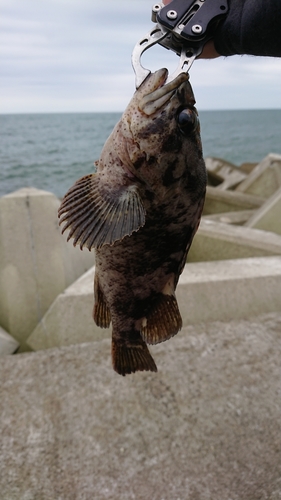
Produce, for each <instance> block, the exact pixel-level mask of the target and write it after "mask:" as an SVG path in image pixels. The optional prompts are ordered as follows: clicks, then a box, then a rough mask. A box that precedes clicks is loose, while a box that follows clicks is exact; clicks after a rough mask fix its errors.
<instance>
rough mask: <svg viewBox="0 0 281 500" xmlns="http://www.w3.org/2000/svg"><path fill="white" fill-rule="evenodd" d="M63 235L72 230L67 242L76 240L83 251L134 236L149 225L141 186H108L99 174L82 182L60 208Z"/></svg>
mask: <svg viewBox="0 0 281 500" xmlns="http://www.w3.org/2000/svg"><path fill="white" fill-rule="evenodd" d="M58 214H59V217H61V216H62V215H63V214H65V215H64V216H63V217H62V218H61V219H60V224H62V223H63V222H66V224H65V225H64V226H63V229H62V232H64V231H65V230H66V229H70V232H69V235H68V238H67V240H69V239H70V238H74V242H73V245H74V246H75V245H76V244H77V243H78V242H79V243H80V248H81V249H82V248H83V247H84V246H86V247H87V248H88V249H89V250H91V248H100V247H102V246H103V245H105V244H108V245H112V244H113V243H114V242H115V241H118V240H121V239H122V238H124V237H125V236H130V235H131V234H132V233H133V232H134V231H137V230H138V229H139V228H140V227H141V226H143V225H144V223H145V209H144V207H143V204H142V200H141V198H140V195H139V193H138V189H137V186H135V185H130V186H123V185H122V186H113V187H111V186H108V185H105V183H104V182H101V179H100V175H99V174H90V175H86V176H85V177H82V179H79V180H78V181H77V182H76V183H75V184H74V186H73V187H72V188H70V189H69V191H68V192H67V193H66V195H65V197H64V198H63V201H62V204H61V206H60V208H59V212H58Z"/></svg>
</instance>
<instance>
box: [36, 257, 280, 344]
mask: <svg viewBox="0 0 281 500" xmlns="http://www.w3.org/2000/svg"><path fill="white" fill-rule="evenodd" d="M93 281H94V269H92V270H89V271H88V272H87V273H86V274H85V275H84V276H82V277H81V278H80V279H79V280H77V281H76V282H75V283H73V284H72V285H71V286H70V287H69V288H68V289H67V290H65V292H64V293H62V294H60V295H59V296H58V297H57V298H56V300H55V302H54V303H53V304H52V306H51V307H50V309H49V310H48V311H47V313H46V314H45V316H44V317H43V318H42V320H41V321H40V323H39V324H38V325H37V326H36V328H35V329H34V331H33V332H32V334H31V336H30V337H29V338H28V340H27V342H28V344H29V345H30V346H31V347H32V349H34V350H39V349H47V348H50V347H60V346H63V345H71V344H77V343H78V344H79V343H82V342H90V341H96V340H100V339H103V338H105V337H110V336H111V327H110V328H109V329H104V330H103V329H101V328H98V327H97V326H96V325H95V323H94V321H93V319H92V309H93V304H94V296H93ZM176 295H177V299H178V303H179V308H180V311H181V315H182V319H183V324H184V325H185V326H187V325H190V324H193V323H198V322H201V321H214V320H224V321H225V320H230V319H234V318H244V317H247V316H249V315H254V314H259V313H261V312H271V311H278V310H280V311H281V257H262V258H254V259H240V260H239V259H237V260H228V261H217V262H201V263H191V264H188V265H187V266H186V267H185V269H184V271H183V273H182V275H181V277H180V281H179V284H178V287H177V292H176Z"/></svg>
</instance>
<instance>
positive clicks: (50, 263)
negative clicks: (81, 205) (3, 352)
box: [0, 188, 94, 350]
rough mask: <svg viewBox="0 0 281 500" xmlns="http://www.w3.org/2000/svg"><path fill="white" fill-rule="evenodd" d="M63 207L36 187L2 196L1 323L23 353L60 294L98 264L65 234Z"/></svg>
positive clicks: (0, 256)
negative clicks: (61, 222)
mask: <svg viewBox="0 0 281 500" xmlns="http://www.w3.org/2000/svg"><path fill="white" fill-rule="evenodd" d="M59 204H60V202H59V200H58V198H56V197H55V196H54V195H53V194H51V193H49V192H46V191H41V190H39V189H35V188H23V189H19V190H18V191H16V192H14V193H11V194H8V195H6V196H3V197H2V198H0V325H1V326H2V327H3V328H4V329H5V330H7V332H9V333H10V334H11V335H12V336H13V337H14V338H15V339H17V340H18V342H19V343H20V350H26V349H27V348H28V346H27V345H26V342H25V341H26V339H27V337H28V336H29V335H30V333H31V332H32V331H33V329H34V328H35V326H36V325H37V323H38V322H39V321H40V320H41V318H42V317H43V316H44V314H45V312H46V311H47V310H48V308H49V307H50V305H51V304H52V302H53V301H54V299H55V298H56V296H57V295H58V294H59V293H61V292H62V291H63V290H64V289H65V288H66V287H67V286H69V285H70V283H72V282H73V281H75V280H76V279H77V278H78V277H79V276H81V274H83V273H84V272H85V271H86V270H87V269H89V267H91V266H92V265H93V263H94V255H93V253H90V252H88V251H87V252H81V251H80V250H79V249H74V248H73V246H72V245H71V244H67V243H66V238H65V237H64V238H63V237H62V236H61V230H60V228H59V226H58V216H57V210H58V207H59Z"/></svg>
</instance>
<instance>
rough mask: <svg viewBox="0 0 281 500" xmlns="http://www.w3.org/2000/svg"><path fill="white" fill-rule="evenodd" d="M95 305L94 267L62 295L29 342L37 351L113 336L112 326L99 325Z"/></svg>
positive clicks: (39, 324)
mask: <svg viewBox="0 0 281 500" xmlns="http://www.w3.org/2000/svg"><path fill="white" fill-rule="evenodd" d="M93 305H94V268H92V269H90V270H89V271H88V272H87V273H85V274H84V275H83V276H81V278H79V279H78V280H77V281H76V282H75V283H73V284H72V285H70V286H69V287H68V288H67V289H66V290H65V291H64V292H63V293H61V294H60V295H58V297H57V298H56V299H55V301H54V302H53V304H52V305H51V307H50V309H49V310H48V311H47V313H46V314H45V316H44V317H43V318H42V319H41V321H40V322H39V323H38V325H37V326H36V328H35V329H34V331H33V332H32V334H31V335H30V337H29V338H28V341H27V342H28V345H29V346H30V347H31V348H32V349H34V350H35V351H36V350H39V349H47V348H50V347H60V346H63V345H71V344H77V343H81V342H91V341H94V340H101V339H104V338H105V337H109V336H110V334H111V329H102V328H98V327H97V326H96V324H95V322H94V320H93V318H92V310H93Z"/></svg>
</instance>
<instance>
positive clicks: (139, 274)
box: [59, 69, 206, 375]
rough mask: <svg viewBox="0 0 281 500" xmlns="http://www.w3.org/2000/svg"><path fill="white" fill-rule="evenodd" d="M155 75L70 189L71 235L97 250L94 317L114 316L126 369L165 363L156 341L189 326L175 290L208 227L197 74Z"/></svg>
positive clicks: (120, 366) (118, 363) (115, 346)
mask: <svg viewBox="0 0 281 500" xmlns="http://www.w3.org/2000/svg"><path fill="white" fill-rule="evenodd" d="M167 75H168V72H167V70H166V69H161V70H158V71H156V72H155V73H153V74H151V75H150V76H148V77H147V79H146V80H145V81H144V82H143V83H142V85H141V86H140V87H139V89H138V90H137V91H136V92H135V94H134V96H133V98H132V100H131V101H130V103H129V105H128V107H127V108H126V110H125V112H124V114H123V116H122V118H121V119H120V121H119V122H118V123H117V125H116V126H115V128H114V130H113V132H112V133H111V135H110V136H109V138H108V139H107V141H106V143H105V145H104V147H103V149H102V152H101V156H100V159H99V160H98V161H97V162H96V166H97V170H96V173H93V174H90V175H86V176H85V177H82V178H81V179H80V180H78V181H77V182H76V183H75V184H74V186H73V187H72V188H70V189H69V191H68V192H67V194H66V195H65V197H64V199H63V201H62V204H61V206H60V209H59V217H61V216H62V215H63V217H62V218H61V220H60V224H61V223H62V222H66V224H65V225H64V227H63V231H65V230H66V229H70V232H69V235H68V239H70V238H74V243H73V244H74V245H76V244H77V243H79V244H80V248H81V249H82V248H83V247H84V246H86V247H87V248H88V249H89V250H91V249H92V248H95V249H96V268H95V283H94V295H95V305H94V311H93V317H94V320H95V322H96V324H97V325H98V326H100V327H102V328H106V327H108V326H109V325H110V322H111V321H112V362H113V368H114V370H116V372H117V373H119V374H121V375H126V374H128V373H133V372H136V371H138V370H140V371H143V370H151V371H157V367H156V364H155V362H154V360H153V358H152V356H151V354H150V352H149V350H148V347H147V344H157V343H158V342H163V341H164V340H167V339H169V338H170V337H172V336H173V335H175V334H176V333H177V332H178V331H179V330H180V328H181V326H182V319H181V315H180V312H179V308H178V304H177V300H176V297H175V289H176V286H177V283H178V280H179V276H180V274H181V273H182V271H183V268H184V265H185V262H186V256H187V252H188V250H189V247H190V245H191V242H192V239H193V237H194V235H195V233H196V230H197V228H198V225H199V221H200V217H201V213H202V209H203V204H204V198H205V189H206V170H205V164H204V160H203V157H202V146H201V140H200V128H199V121H198V115H197V111H196V108H195V107H194V105H195V100H194V96H193V92H192V88H191V86H190V83H189V81H188V75H187V74H185V73H182V74H180V75H179V76H178V77H177V78H176V79H175V80H173V81H172V82H170V83H168V84H166V85H165V81H166V79H167Z"/></svg>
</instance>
